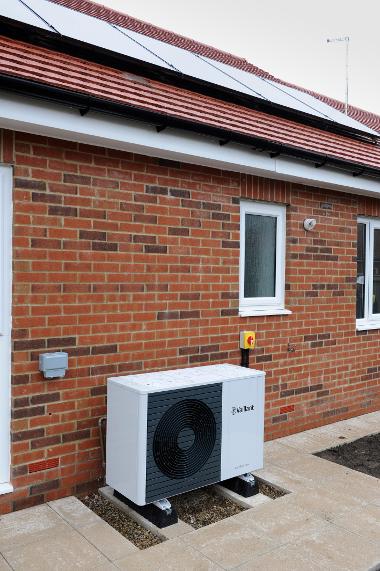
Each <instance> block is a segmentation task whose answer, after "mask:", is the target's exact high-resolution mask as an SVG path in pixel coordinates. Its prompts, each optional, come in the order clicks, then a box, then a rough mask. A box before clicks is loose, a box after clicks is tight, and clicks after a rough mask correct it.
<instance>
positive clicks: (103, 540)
mask: <svg viewBox="0 0 380 571" xmlns="http://www.w3.org/2000/svg"><path fill="white" fill-rule="evenodd" d="M79 531H80V533H81V535H83V537H84V538H85V539H87V541H89V542H90V543H91V544H92V545H94V547H96V548H97V549H99V551H101V552H102V553H103V554H104V555H105V556H106V557H108V559H110V560H111V561H115V559H121V558H122V557H126V556H127V555H130V554H131V553H134V552H135V551H138V548H137V547H136V546H135V545H134V544H133V543H132V542H131V541H128V539H126V538H125V537H124V536H122V535H121V534H120V533H119V532H118V531H116V529H114V528H113V527H111V526H110V525H108V523H106V522H104V521H103V520H101V521H100V522H98V523H93V524H91V525H89V526H82V527H81V528H80V529H79Z"/></svg>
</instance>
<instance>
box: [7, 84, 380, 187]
mask: <svg viewBox="0 0 380 571" xmlns="http://www.w3.org/2000/svg"><path fill="white" fill-rule="evenodd" d="M0 128H5V129H11V130H16V131H22V132H26V133H33V134H38V135H44V136H49V137H55V138H57V139H64V140H68V141H76V142H80V143H86V144H89V145H95V146H101V147H108V148H111V149H117V150H122V151H128V152H133V153H138V154H141V155H148V156H152V157H158V158H164V159H170V160H174V161H181V162H185V163H190V164H194V165H201V166H208V167H212V168H217V169H222V170H228V171H233V172H240V173H246V174H253V175H257V176H263V177H266V178H272V179H278V180H284V181H291V182H297V183H299V184H304V185H307V186H314V187H318V188H328V189H330V190H337V191H341V192H349V193H354V194H363V195H366V196H375V197H379V196H380V180H376V179H374V178H371V177H364V176H359V177H354V176H352V174H350V173H346V172H343V171H340V170H338V169H333V168H331V167H327V168H326V167H320V168H315V166H314V164H313V163H308V162H305V161H302V160H297V159H292V158H283V157H277V158H273V159H272V158H270V157H269V156H268V154H264V153H259V152H257V151H253V150H251V149H250V148H249V147H247V146H244V145H239V144H234V143H230V144H228V145H223V146H221V145H220V144H219V140H218V139H214V138H212V137H207V136H202V135H198V134H196V133H190V132H188V131H184V130H180V129H172V128H168V129H165V130H164V131H161V132H160V133H157V131H156V129H155V127H154V126H153V125H148V124H146V123H142V122H139V121H132V120H129V119H123V118H121V117H115V116H112V115H106V114H103V113H95V112H91V111H90V112H89V113H88V114H87V115H85V116H83V117H81V116H80V114H79V112H78V110H77V109H72V108H69V107H64V106H62V105H57V104H55V103H50V102H45V101H40V100H36V99H30V98H27V97H22V96H19V95H14V94H9V93H5V92H3V93H1V94H0Z"/></svg>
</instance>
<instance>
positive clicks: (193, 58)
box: [117, 26, 261, 97]
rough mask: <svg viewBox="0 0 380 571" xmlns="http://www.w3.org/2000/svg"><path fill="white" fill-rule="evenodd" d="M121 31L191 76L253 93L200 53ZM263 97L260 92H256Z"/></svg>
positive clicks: (124, 30) (173, 66)
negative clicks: (200, 55)
mask: <svg viewBox="0 0 380 571" xmlns="http://www.w3.org/2000/svg"><path fill="white" fill-rule="evenodd" d="M117 28H118V29H119V31H120V32H122V33H125V34H127V35H128V36H129V37H131V38H133V39H135V41H136V42H139V43H140V44H142V45H144V46H145V47H146V48H147V49H149V50H150V51H152V52H153V53H155V54H158V55H159V56H160V57H162V58H163V59H164V60H165V61H167V62H169V63H170V64H171V65H172V68H173V69H175V70H177V71H179V72H181V73H183V74H185V75H188V76H190V77H195V78H197V79H201V80H203V81H209V82H210V83H214V84H215V85H220V86H223V87H227V88H229V89H233V90H234V91H239V92H242V93H247V94H249V95H253V93H252V90H251V89H250V88H248V87H247V86H244V85H242V84H240V83H239V82H238V81H236V80H235V79H234V78H233V77H232V76H229V75H228V74H226V73H224V72H223V71H221V70H220V69H218V68H217V67H212V66H210V65H209V64H208V63H207V62H206V61H204V60H203V59H202V58H201V57H199V56H198V55H196V54H194V53H192V52H190V51H188V50H184V49H182V48H178V47H177V46H172V45H171V44H167V43H165V42H161V41H160V40H156V39H155V38H150V37H149V36H144V35H143V34H139V33H138V32H134V31H132V30H126V29H125V28H120V27H118V26H117ZM256 95H257V96H258V97H261V96H260V95H259V94H256Z"/></svg>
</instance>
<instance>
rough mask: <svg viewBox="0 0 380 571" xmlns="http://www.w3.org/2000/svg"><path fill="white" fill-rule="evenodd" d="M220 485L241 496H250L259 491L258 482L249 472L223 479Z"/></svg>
mask: <svg viewBox="0 0 380 571" xmlns="http://www.w3.org/2000/svg"><path fill="white" fill-rule="evenodd" d="M220 485H221V486H224V487H225V488H227V489H228V490H232V491H233V492H235V494H239V496H243V498H250V497H251V496H255V495H256V494H258V493H259V486H258V483H257V481H256V479H255V478H254V476H252V474H250V473H247V474H242V475H241V476H236V478H231V479H230V480H225V481H224V482H221V483H220Z"/></svg>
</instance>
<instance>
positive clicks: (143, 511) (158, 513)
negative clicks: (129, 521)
mask: <svg viewBox="0 0 380 571" xmlns="http://www.w3.org/2000/svg"><path fill="white" fill-rule="evenodd" d="M113 495H114V496H115V498H117V499H118V500H120V501H121V502H123V503H124V504H126V505H127V506H128V507H130V508H131V509H132V510H134V511H135V512H136V513H138V514H139V515H141V516H142V517H144V518H145V519H147V520H148V521H150V523H153V524H154V525H155V526H156V527H159V528H160V529H162V528H163V527H168V526H169V525H173V524H175V523H178V515H177V512H176V511H175V509H174V508H173V507H172V511H171V513H170V514H167V513H166V512H165V511H164V510H161V509H160V508H158V507H157V506H155V505H154V504H147V505H146V506H138V505H137V504H135V503H134V502H132V501H131V500H129V499H128V498H126V497H125V496H123V494H121V493H120V492H118V491H117V490H114V492H113Z"/></svg>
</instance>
